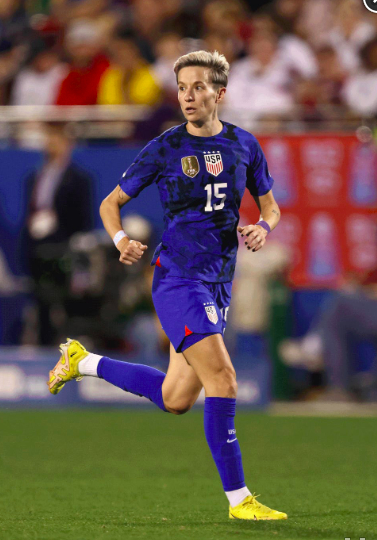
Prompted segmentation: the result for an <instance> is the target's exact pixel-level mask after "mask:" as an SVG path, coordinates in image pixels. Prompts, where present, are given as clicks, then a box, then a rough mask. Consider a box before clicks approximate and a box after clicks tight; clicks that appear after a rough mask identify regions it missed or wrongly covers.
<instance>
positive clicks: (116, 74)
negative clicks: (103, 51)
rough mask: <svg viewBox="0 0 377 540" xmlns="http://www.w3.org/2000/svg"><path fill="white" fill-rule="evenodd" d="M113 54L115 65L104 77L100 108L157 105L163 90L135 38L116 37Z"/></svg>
mask: <svg viewBox="0 0 377 540" xmlns="http://www.w3.org/2000/svg"><path fill="white" fill-rule="evenodd" d="M110 53H111V58H112V63H111V65H110V67H108V69H107V70H106V71H105V72H104V73H103V75H102V77H101V80H100V83H99V89H98V101H97V102H98V103H99V104H100V105H122V104H126V103H129V104H133V105H154V104H156V103H157V102H158V101H159V98H160V93H161V90H160V87H159V85H158V83H157V81H156V79H155V77H154V74H153V70H152V68H151V66H149V65H148V64H147V63H146V62H145V60H143V58H142V57H141V55H140V52H139V49H138V47H137V45H136V43H135V41H134V39H133V37H132V35H131V34H129V33H119V34H118V35H116V36H115V37H114V39H113V40H112V42H111V44H110Z"/></svg>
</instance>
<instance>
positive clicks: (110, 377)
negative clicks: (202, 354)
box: [48, 340, 202, 414]
mask: <svg viewBox="0 0 377 540" xmlns="http://www.w3.org/2000/svg"><path fill="white" fill-rule="evenodd" d="M61 352H62V357H61V359H60V360H59V362H58V363H57V364H56V366H55V368H54V369H53V370H52V371H51V372H50V380H49V382H48V386H49V389H50V392H51V393H53V394H57V393H58V392H60V390H61V389H62V388H63V386H64V384H65V383H66V382H68V381H70V380H72V379H76V380H77V379H80V378H81V377H83V376H92V377H100V378H102V379H104V380H106V381H107V382H109V383H111V384H113V385H114V386H117V387H119V388H121V389H122V390H124V391H126V392H131V393H132V394H136V395H138V396H144V397H147V398H148V399H150V400H151V401H152V402H153V403H155V404H156V405H157V406H158V407H160V408H161V409H162V410H164V411H167V412H171V413H173V414H183V413H184V412H187V411H188V410H189V409H190V408H191V407H192V405H193V404H194V403H195V401H196V400H197V397H198V395H199V392H200V390H201V388H202V385H201V384H200V381H199V379H198V377H197V375H196V374H195V372H194V370H193V369H192V367H191V366H189V365H188V364H187V362H186V360H185V358H184V356H183V354H181V353H176V352H175V350H174V348H173V346H171V348H170V362H169V369H168V372H167V374H166V375H165V373H163V372H162V371H159V370H158V369H155V368H151V367H149V366H145V365H142V364H131V363H128V362H121V361H119V360H113V359H112V358H108V357H106V356H100V355H98V354H93V353H89V352H88V351H86V350H85V348H84V347H83V346H82V345H81V344H80V343H79V342H78V341H75V340H69V341H68V342H67V343H66V344H65V345H62V346H61ZM165 403H166V404H165Z"/></svg>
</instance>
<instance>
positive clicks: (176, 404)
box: [164, 400, 194, 415]
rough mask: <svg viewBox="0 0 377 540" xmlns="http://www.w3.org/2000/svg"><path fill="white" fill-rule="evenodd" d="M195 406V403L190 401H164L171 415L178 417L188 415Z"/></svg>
mask: <svg viewBox="0 0 377 540" xmlns="http://www.w3.org/2000/svg"><path fill="white" fill-rule="evenodd" d="M193 404H194V402H191V401H188V400H175V401H172V400H164V405H165V409H167V410H168V411H169V412H170V413H172V414H176V415H181V414H185V413H187V412H188V411H189V410H190V409H191V407H192V406H193Z"/></svg>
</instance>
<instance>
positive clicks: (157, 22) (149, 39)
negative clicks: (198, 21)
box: [130, 0, 180, 63]
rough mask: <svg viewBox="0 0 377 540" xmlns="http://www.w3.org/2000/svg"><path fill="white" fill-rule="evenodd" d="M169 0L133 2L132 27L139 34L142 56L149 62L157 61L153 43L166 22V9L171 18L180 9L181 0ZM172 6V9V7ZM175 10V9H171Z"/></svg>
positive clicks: (139, 0)
mask: <svg viewBox="0 0 377 540" xmlns="http://www.w3.org/2000/svg"><path fill="white" fill-rule="evenodd" d="M170 4H171V5H170V6H169V1H167V0H135V1H134V2H133V3H132V12H131V16H132V19H131V26H130V29H131V28H132V30H133V31H134V32H135V35H137V40H138V45H139V48H140V50H141V54H142V56H143V57H144V58H145V60H146V61H147V62H149V63H153V62H154V61H155V56H154V53H153V45H154V43H155V41H156V40H157V39H158V37H159V35H160V34H161V30H162V26H163V25H164V23H165V17H166V9H168V12H169V16H170V18H173V16H174V12H176V11H177V10H179V4H180V2H176V1H175V2H170ZM170 8H171V9H170ZM171 10H173V11H171Z"/></svg>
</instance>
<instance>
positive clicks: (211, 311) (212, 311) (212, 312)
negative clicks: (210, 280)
mask: <svg viewBox="0 0 377 540" xmlns="http://www.w3.org/2000/svg"><path fill="white" fill-rule="evenodd" d="M204 307H205V310H206V312H207V317H208V318H209V320H210V321H211V323H213V324H216V323H217V321H218V320H219V318H218V316H217V313H216V308H215V306H204Z"/></svg>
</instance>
